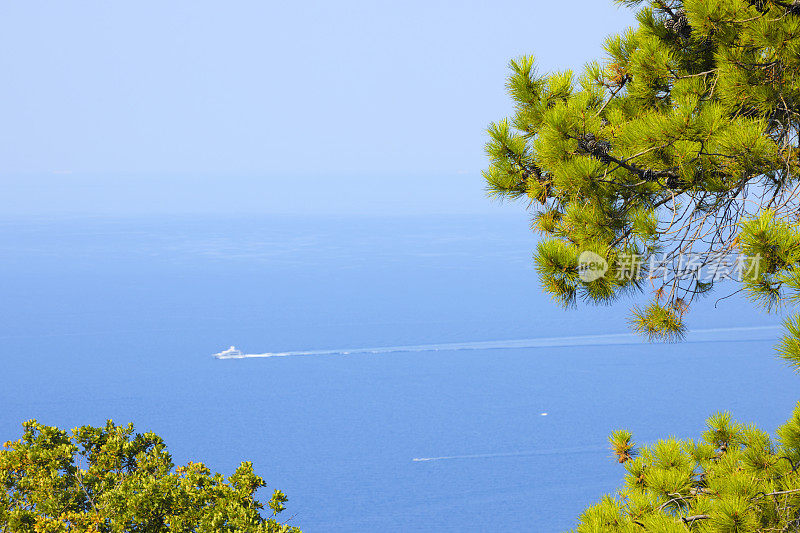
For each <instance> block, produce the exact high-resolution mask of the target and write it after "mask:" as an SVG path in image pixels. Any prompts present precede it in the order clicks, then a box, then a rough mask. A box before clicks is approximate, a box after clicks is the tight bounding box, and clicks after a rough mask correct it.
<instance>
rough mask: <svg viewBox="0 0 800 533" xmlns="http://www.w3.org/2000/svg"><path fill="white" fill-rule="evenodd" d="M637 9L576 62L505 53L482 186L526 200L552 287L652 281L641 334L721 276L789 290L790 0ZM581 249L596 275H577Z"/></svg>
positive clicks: (788, 293)
mask: <svg viewBox="0 0 800 533" xmlns="http://www.w3.org/2000/svg"><path fill="white" fill-rule="evenodd" d="M618 3H621V4H625V5H628V6H637V5H639V4H642V3H643V2H641V1H635V0H624V1H620V2H618ZM636 18H637V20H638V26H637V27H635V28H631V29H629V30H628V31H626V32H625V33H623V34H621V35H614V36H612V37H610V38H608V39H607V41H606V43H605V53H606V58H605V59H604V60H603V61H597V62H592V63H590V64H589V65H587V66H586V68H585V69H584V70H583V72H581V73H580V74H579V75H576V74H574V73H573V72H572V71H570V70H565V71H563V72H554V73H550V74H547V75H544V74H540V73H539V72H537V69H536V68H535V61H534V59H533V58H532V57H529V56H526V57H521V58H519V59H516V60H513V61H511V63H510V69H511V75H510V77H509V78H508V83H507V87H508V91H509V93H510V95H511V97H512V98H513V100H514V103H515V105H516V109H515V113H514V115H513V116H512V117H510V118H508V119H505V120H502V121H500V122H497V123H494V124H492V125H491V126H490V127H489V136H490V140H489V142H488V143H487V152H488V155H489V158H490V162H491V164H490V166H489V168H488V169H487V170H486V171H484V176H485V179H486V182H487V185H488V190H489V192H490V193H491V194H492V195H495V196H497V197H501V198H522V197H524V198H526V199H527V200H528V202H529V206H530V208H531V209H532V211H533V212H534V217H533V227H534V228H535V229H536V230H537V231H539V232H541V233H542V234H543V236H544V239H543V240H542V241H541V243H540V244H539V245H538V249H537V251H536V256H535V257H536V268H537V270H538V272H539V274H540V276H541V280H542V283H543V285H544V287H545V289H546V290H547V291H548V292H549V293H550V294H552V295H553V297H554V298H555V299H556V300H558V301H559V302H561V303H562V304H564V305H566V306H571V305H575V304H576V303H577V302H578V301H579V300H583V301H588V302H594V303H609V302H611V301H613V300H615V299H617V298H618V297H620V296H622V295H625V294H629V293H631V292H642V291H645V292H648V293H650V295H651V301H650V303H649V304H647V305H644V306H642V307H638V308H634V310H633V316H632V319H631V322H632V324H633V327H634V329H636V330H637V331H640V332H642V333H644V334H646V335H648V336H651V337H660V338H668V339H670V338H672V339H674V338H679V337H680V336H681V335H682V334H683V332H684V329H685V320H684V318H685V314H686V312H687V310H688V309H689V307H690V305H691V303H692V302H693V301H694V299H695V298H697V297H700V296H702V295H707V294H709V293H710V292H711V291H712V289H713V288H714V287H715V285H717V284H718V283H719V282H720V281H722V280H724V279H728V278H732V279H735V280H736V281H737V282H739V283H741V287H740V288H741V289H742V290H744V291H746V292H747V294H748V295H749V296H750V297H751V298H752V299H753V300H754V301H755V302H756V303H758V304H760V305H763V306H764V307H766V308H767V309H768V310H774V309H776V308H777V307H778V306H779V305H780V304H781V303H782V302H784V301H787V300H797V299H798V298H800V268H798V266H797V265H798V260H800V231H798V230H797V228H796V226H795V222H796V219H797V213H798V208H800V203H798V185H799V183H798V175H799V173H800V150H799V149H798V125H800V2H797V1H794V2H787V1H779V0H758V1H748V0H712V1H708V0H654V1H651V2H647V3H646V5H644V6H643V7H641V8H640V9H639V11H638V13H637V15H636ZM587 251H590V252H592V253H594V254H597V255H598V256H600V257H601V258H603V259H604V260H605V261H606V263H607V268H608V272H607V273H606V274H605V275H604V276H602V277H598V278H596V279H594V278H590V279H586V278H585V277H582V276H581V270H580V267H581V265H580V255H581V253H583V252H587ZM734 254H735V255H736V257H735V259H736V265H735V266H736V269H735V270H736V274H738V275H732V274H731V275H728V274H727V273H726V272H723V271H722V269H721V268H720V264H721V263H723V262H724V261H731V260H732V256H733V255H734ZM793 324H794V326H795V328H796V327H797V324H796V322H795V323H793ZM793 324H789V325H790V326H791V325H793ZM784 348H785V349H784V355H785V356H786V357H787V360H789V361H791V362H792V363H793V364H794V365H796V366H800V352H799V351H798V349H797V346H795V345H794V344H787V345H786V346H785V347H784Z"/></svg>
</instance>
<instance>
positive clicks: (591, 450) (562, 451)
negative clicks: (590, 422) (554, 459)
mask: <svg viewBox="0 0 800 533" xmlns="http://www.w3.org/2000/svg"><path fill="white" fill-rule="evenodd" d="M608 451H609V449H608V448H601V447H599V446H592V447H583V448H552V449H549V450H523V451H519V452H505V453H474V454H468V455H445V456H442V457H415V458H413V459H411V460H412V461H413V462H415V463H426V462H431V461H451V460H454V459H494V458H498V457H525V456H535V455H569V454H578V453H599V452H608Z"/></svg>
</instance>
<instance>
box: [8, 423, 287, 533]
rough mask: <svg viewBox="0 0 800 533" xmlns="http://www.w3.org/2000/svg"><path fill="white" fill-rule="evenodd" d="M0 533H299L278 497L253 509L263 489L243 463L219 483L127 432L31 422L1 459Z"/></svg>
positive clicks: (155, 441)
mask: <svg viewBox="0 0 800 533" xmlns="http://www.w3.org/2000/svg"><path fill="white" fill-rule="evenodd" d="M0 486H2V487H3V489H4V491H3V492H0V532H2V533H33V532H36V533H61V532H67V531H75V532H81V533H84V532H96V533H129V532H141V533H156V532H164V531H175V532H182V533H190V532H191V533H194V532H197V533H201V532H202V533H214V532H231V533H233V532H241V533H245V532H247V533H250V532H253V533H299V531H300V530H299V529H296V528H294V527H290V526H288V525H285V524H281V523H279V522H278V521H277V520H276V518H275V517H276V515H278V514H279V513H280V512H282V511H283V510H284V503H286V501H287V498H286V496H285V495H284V494H283V493H282V492H281V491H279V490H276V491H274V492H273V493H272V497H271V498H270V500H269V501H268V502H267V507H268V508H269V514H270V516H268V517H266V518H265V517H264V516H263V515H262V511H263V510H264V504H263V503H261V502H259V501H258V500H257V499H255V493H256V491H257V490H258V489H260V488H262V487H265V486H266V485H265V483H264V480H263V479H262V478H260V477H259V476H257V475H255V474H254V473H253V465H252V463H249V462H244V463H242V464H241V465H240V466H239V468H237V469H236V472H234V474H233V475H231V476H230V477H228V478H227V479H226V478H225V477H223V476H222V475H221V474H215V473H212V472H211V471H210V470H209V469H208V468H207V467H206V466H204V465H203V464H202V463H189V464H188V465H186V466H179V467H175V465H174V464H173V463H172V458H171V457H170V454H169V453H168V452H167V450H166V446H165V445H164V442H163V441H162V440H161V438H160V437H159V436H158V435H156V434H154V433H134V428H133V426H132V425H130V424H129V425H127V426H117V425H115V424H114V423H113V422H111V421H108V423H107V424H106V426H105V427H90V426H84V427H81V428H75V429H73V430H72V432H71V433H67V432H66V431H64V430H61V429H58V428H56V427H50V426H45V425H42V424H39V423H38V422H36V421H35V420H30V421H28V422H25V423H24V424H23V435H22V438H20V439H19V440H17V441H13V442H7V443H5V445H4V448H3V449H2V450H0Z"/></svg>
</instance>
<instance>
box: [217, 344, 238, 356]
mask: <svg viewBox="0 0 800 533" xmlns="http://www.w3.org/2000/svg"><path fill="white" fill-rule="evenodd" d="M242 355H243V354H242V351H241V350H237V349H236V346H231V347H230V348H228V349H227V350H222V351H221V352H219V353H215V354H214V357H216V358H217V359H239V358H241V357H242Z"/></svg>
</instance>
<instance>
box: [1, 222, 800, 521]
mask: <svg viewBox="0 0 800 533" xmlns="http://www.w3.org/2000/svg"><path fill="white" fill-rule="evenodd" d="M534 246H535V241H534V237H533V236H532V235H531V234H530V232H529V231H528V230H527V221H526V220H525V218H524V216H508V215H502V216H500V215H498V216H489V215H486V216H438V217H436V216H425V217H423V216H416V217H410V216H409V217H349V218H348V217H303V218H300V217H277V216H275V217H261V218H255V217H251V218H246V217H238V218H207V217H206V218H191V217H183V218H167V217H159V218H155V217H153V218H138V219H132V218H131V219H103V218H62V219H57V220H53V219H33V218H26V219H22V218H18V219H5V220H2V221H0V254H2V262H1V263H0V264H1V265H2V267H1V268H2V276H0V294H2V301H3V304H4V305H3V306H2V308H0V318H2V320H0V328H2V329H1V331H0V338H1V339H2V367H1V368H2V377H1V378H0V405H2V409H0V441H5V440H10V439H15V438H17V437H18V436H19V434H20V427H19V423H20V422H21V421H23V420H26V419H30V418H37V419H39V420H40V421H42V422H44V423H47V424H52V425H58V426H61V427H74V426H77V425H82V424H102V423H103V422H104V421H105V420H106V419H107V418H112V419H114V420H115V421H117V422H119V423H124V422H128V421H132V422H134V423H135V425H136V426H137V428H138V429H140V430H153V431H155V432H157V433H159V434H160V435H162V436H163V437H164V438H165V439H166V441H167V444H168V445H169V448H170V451H171V452H172V453H173V455H174V458H175V460H176V461H177V462H179V463H183V462H186V461H189V460H195V461H197V460H200V461H204V462H206V463H207V464H208V465H209V466H210V467H211V468H213V469H216V470H219V471H222V472H223V473H226V474H229V473H231V472H232V471H233V469H234V468H235V466H236V465H237V464H238V462H239V461H241V460H252V461H253V462H254V463H255V466H256V469H257V471H258V472H259V473H261V474H262V475H263V476H264V477H265V478H266V479H267V481H268V482H269V484H270V488H276V487H277V488H280V489H281V490H283V491H284V492H286V493H287V494H288V496H289V498H290V501H289V506H288V510H287V512H286V513H285V515H284V516H285V518H288V517H289V516H292V523H293V524H296V525H298V526H300V527H302V528H303V529H304V530H306V531H308V532H311V533H313V532H328V531H348V532H357V531H381V532H383V531H489V530H492V531H498V530H501V531H559V530H565V529H568V528H570V527H572V526H573V525H574V524H575V520H576V517H577V515H578V514H579V513H580V511H581V510H582V509H583V508H584V507H585V506H587V505H588V504H590V503H592V502H594V501H596V500H598V499H599V498H600V497H601V495H602V494H604V493H606V492H609V491H612V490H614V489H615V487H617V486H618V485H619V483H620V480H621V479H622V476H623V470H622V468H621V467H619V466H618V465H617V464H616V463H615V461H614V460H613V458H612V457H611V456H610V455H611V454H610V452H609V450H608V449H607V440H606V439H607V435H608V434H609V433H610V432H611V431H612V430H614V429H618V428H627V429H630V430H632V431H633V432H634V435H635V438H636V439H637V441H639V442H649V441H652V440H654V439H656V438H658V437H663V436H667V435H676V436H680V437H693V436H697V435H699V433H700V431H701V430H702V427H703V422H704V420H705V419H706V417H707V416H708V415H710V414H712V413H713V412H715V411H717V410H721V409H728V410H730V411H732V412H733V414H734V415H735V416H736V417H737V418H739V419H741V420H742V421H748V422H751V421H752V422H758V423H759V424H760V425H761V426H762V427H764V428H766V429H768V430H770V431H771V430H774V428H775V427H776V426H777V425H778V424H780V423H781V422H782V421H784V420H785V419H786V418H787V417H788V415H789V413H790V411H791V409H792V408H793V406H794V404H795V402H796V401H797V400H798V394H797V392H796V390H797V383H798V382H797V378H796V377H795V376H794V375H793V374H792V373H791V372H790V371H789V370H787V369H786V368H784V367H782V365H781V364H780V362H778V361H777V360H776V359H775V358H774V356H773V353H772V348H771V346H772V344H774V343H773V342H772V341H765V340H756V341H748V340H747V339H748V336H747V335H746V334H740V335H731V337H730V338H729V339H726V338H725V336H724V335H723V336H722V337H721V338H722V339H723V340H726V342H723V341H720V342H715V343H691V344H675V345H645V346H636V345H628V346H583V347H564V348H526V349H516V350H472V351H435V352H434V351H430V352H418V353H397V354H385V355H370V354H357V355H349V356H342V355H330V356H316V357H288V358H275V359H255V360H241V361H217V360H215V359H213V358H212V357H211V356H210V354H212V353H213V352H217V351H219V350H221V349H224V348H227V347H228V346H229V345H231V344H235V345H236V346H237V347H240V348H242V349H243V350H245V351H248V352H265V351H284V350H288V351H292V350H305V349H309V350H313V349H330V348H363V347H379V346H393V345H409V344H434V343H450V342H471V341H494V340H506V339H522V338H535V337H553V336H571V335H578V334H605V333H621V332H625V331H626V327H625V317H626V315H627V307H626V305H625V304H624V303H623V304H620V305H618V306H615V307H610V308H596V307H588V308H581V309H579V310H575V311H569V312H566V311H562V310H560V309H558V308H557V307H556V306H554V305H553V304H552V303H551V302H550V301H549V299H548V297H546V296H544V295H543V294H541V292H540V290H539V288H538V285H537V280H536V276H535V273H534V272H533V269H532V261H531V252H532V250H533V248H534ZM713 304H714V302H713V300H712V301H709V302H705V303H703V304H701V305H699V306H698V309H697V310H696V311H695V313H694V314H693V316H692V326H693V327H702V328H710V327H722V326H754V325H765V324H774V323H777V321H778V320H777V319H776V318H775V317H769V316H764V315H761V314H759V313H756V312H753V311H750V306H749V304H746V303H743V302H742V301H741V300H736V299H729V300H725V301H723V302H720V305H719V308H718V309H717V310H716V311H714V310H713V309H712V308H713ZM542 413H547V415H546V416H543V415H542ZM415 458H417V459H419V458H438V459H437V460H432V461H414V459H415ZM264 496H265V497H268V494H267V493H264Z"/></svg>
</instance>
